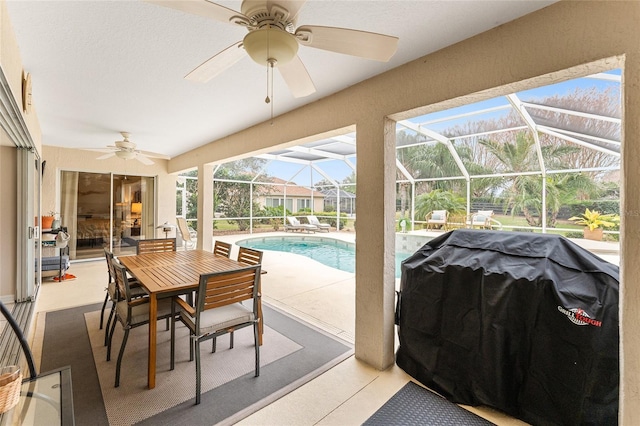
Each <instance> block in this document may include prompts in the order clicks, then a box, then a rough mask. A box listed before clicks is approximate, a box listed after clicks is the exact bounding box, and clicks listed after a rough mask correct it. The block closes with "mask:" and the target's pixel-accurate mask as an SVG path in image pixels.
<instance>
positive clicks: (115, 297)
mask: <svg viewBox="0 0 640 426" xmlns="http://www.w3.org/2000/svg"><path fill="white" fill-rule="evenodd" d="M104 257H105V259H106V261H107V273H108V277H109V278H108V281H107V288H106V289H105V290H106V292H107V294H106V295H105V298H104V303H103V304H102V309H101V310H100V330H102V324H103V319H104V311H105V308H106V306H107V302H108V301H111V311H110V312H109V318H108V319H107V324H106V326H105V330H104V345H105V346H107V343H108V340H109V327H110V325H111V321H113V316H114V315H115V311H116V304H117V303H118V301H119V300H121V299H120V293H119V292H118V289H117V286H116V282H115V275H116V274H115V270H114V269H113V259H114V256H113V253H112V252H111V251H110V250H109V249H108V248H106V247H105V248H104ZM127 280H128V281H129V287H130V288H131V296H132V297H134V298H138V297H143V296H146V295H147V293H146V292H145V291H144V289H143V288H142V287H140V282H139V281H138V280H137V279H135V278H133V277H128V278H127Z"/></svg>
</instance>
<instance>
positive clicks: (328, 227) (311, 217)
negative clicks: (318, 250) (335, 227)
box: [307, 214, 331, 232]
mask: <svg viewBox="0 0 640 426" xmlns="http://www.w3.org/2000/svg"><path fill="white" fill-rule="evenodd" d="M307 220H308V221H309V223H310V224H311V225H313V226H315V227H316V228H318V230H319V231H325V232H329V231H330V230H331V225H329V224H328V223H322V222H320V221H319V220H318V218H317V217H316V216H314V215H311V214H310V215H308V216H307Z"/></svg>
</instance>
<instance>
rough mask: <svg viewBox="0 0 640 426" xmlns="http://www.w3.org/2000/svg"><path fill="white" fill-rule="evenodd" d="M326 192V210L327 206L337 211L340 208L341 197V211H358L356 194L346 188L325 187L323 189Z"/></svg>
mask: <svg viewBox="0 0 640 426" xmlns="http://www.w3.org/2000/svg"><path fill="white" fill-rule="evenodd" d="M322 193H323V194H324V207H325V211H326V210H327V207H330V208H331V209H333V210H335V211H337V210H338V198H339V199H340V201H339V202H340V213H346V214H355V213H356V194H354V193H352V192H347V191H345V190H342V189H340V190H337V189H333V188H332V189H325V190H323V191H322Z"/></svg>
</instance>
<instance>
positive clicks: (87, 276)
mask: <svg viewBox="0 0 640 426" xmlns="http://www.w3.org/2000/svg"><path fill="white" fill-rule="evenodd" d="M441 234H442V232H438V231H430V232H426V231H415V232H413V233H408V234H405V235H415V236H417V237H419V240H422V239H424V241H425V242H426V240H428V239H430V238H433V237H435V236H437V235H441ZM278 235H288V236H291V235H292V234H291V233H285V232H273V233H268V234H264V233H260V234H253V235H248V234H243V235H225V236H214V239H219V240H222V241H226V242H230V243H234V245H233V251H232V254H231V257H232V258H235V256H236V255H237V251H238V246H237V245H235V243H236V242H237V241H239V240H242V239H246V238H252V237H264V236H278ZM305 235H306V234H305ZM308 236H317V237H329V238H336V239H340V240H343V241H349V242H354V241H355V234H354V233H352V232H330V233H328V234H327V233H323V234H315V235H313V234H312V235H308ZM402 237H403V235H402V234H401V235H400V236H399V238H402ZM574 242H576V243H578V244H579V245H581V246H583V247H585V248H587V249H590V250H593V251H594V252H596V254H598V255H599V256H601V257H603V258H605V259H606V260H608V261H610V262H612V263H615V264H618V260H619V254H618V253H617V244H614V243H601V242H591V241H588V240H574ZM412 244H416V245H417V244H420V243H419V242H412ZM263 268H264V269H265V270H266V271H267V274H266V275H263V278H262V290H263V300H264V301H265V303H268V304H270V305H271V306H274V307H276V308H278V309H280V310H282V311H285V312H287V313H289V314H291V315H294V316H296V317H298V318H300V319H302V320H304V321H306V322H308V323H310V324H312V325H314V326H316V327H318V328H320V329H322V330H324V331H326V332H328V333H330V334H333V335H335V336H337V337H339V338H341V339H343V340H345V341H347V342H349V343H351V344H353V342H354V335H355V312H354V311H355V274H353V273H348V272H343V271H339V270H336V269H334V268H330V267H327V266H325V265H322V264H320V263H318V262H316V261H314V260H311V259H308V258H306V257H304V256H300V255H296V254H291V253H284V252H275V251H265V254H264V257H263ZM69 272H70V273H72V274H74V275H76V276H77V277H78V278H77V279H76V280H74V281H70V282H61V283H57V282H53V281H47V282H45V283H44V284H43V285H42V286H41V289H40V294H39V296H38V300H37V302H36V311H37V312H46V311H51V310H59V309H64V308H69V307H73V306H80V305H85V304H89V303H97V302H102V301H103V300H104V294H105V293H104V288H105V284H106V280H107V273H106V265H105V264H104V260H103V259H101V260H99V261H91V262H74V263H72V266H71V269H70V271H69ZM39 325H40V326H41V325H42V324H38V316H36V318H35V319H34V324H32V327H31V330H32V333H31V334H30V342H31V345H32V349H33V351H34V355H35V357H36V359H39V358H40V356H41V347H42V345H41V341H42V335H41V333H42V331H41V329H42V328H43V327H39ZM39 330H40V331H39ZM410 380H411V377H410V376H408V375H407V374H406V373H404V371H402V370H401V369H400V368H399V367H397V366H395V365H394V366H392V367H390V368H389V369H387V370H385V371H378V370H376V369H374V368H372V367H370V366H368V365H366V364H364V363H363V362H361V361H359V360H357V359H356V358H355V357H354V356H351V357H349V358H348V359H347V360H345V361H343V362H342V363H340V364H338V365H337V366H335V367H333V368H332V369H330V370H329V371H327V372H325V373H324V374H322V375H320V376H319V377H317V378H315V379H314V380H312V381H310V382H308V383H307V384H305V385H303V386H301V387H299V388H298V389H296V390H294V391H293V392H291V393H289V394H287V395H286V396H284V397H283V398H280V399H279V400H277V401H275V402H274V403H272V404H270V405H269V406H267V407H265V408H263V409H261V410H259V411H257V412H256V413H254V414H252V415H251V416H249V417H247V418H246V419H244V420H242V421H240V422H239V423H238V424H241V425H274V424H278V425H315V424H319V425H359V424H362V423H363V422H364V421H365V420H366V419H367V418H369V417H370V416H371V415H372V414H373V413H374V412H375V411H376V410H377V409H378V408H380V406H382V405H383V404H384V403H385V402H386V401H387V400H388V399H389V398H391V396H393V395H394V394H395V393H396V392H397V391H398V390H399V389H400V388H401V387H402V386H404V385H405V384H406V383H407V382H408V381H410ZM465 408H467V409H469V410H470V411H473V412H475V413H476V414H478V415H481V416H482V417H485V418H487V419H488V420H490V421H492V422H493V423H496V424H498V425H524V424H525V423H523V422H521V421H519V420H516V419H513V418H510V417H509V416H506V415H505V414H503V413H500V412H497V411H495V410H492V409H489V408H486V407H465Z"/></svg>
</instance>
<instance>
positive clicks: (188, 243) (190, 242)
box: [176, 217, 198, 250]
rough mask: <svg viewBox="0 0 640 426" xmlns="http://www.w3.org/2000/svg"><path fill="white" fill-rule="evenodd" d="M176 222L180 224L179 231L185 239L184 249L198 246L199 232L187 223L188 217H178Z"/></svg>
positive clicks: (183, 239)
mask: <svg viewBox="0 0 640 426" xmlns="http://www.w3.org/2000/svg"><path fill="white" fill-rule="evenodd" d="M176 223H177V224H178V231H180V236H181V237H182V241H184V249H185V250H189V249H192V248H194V247H195V246H196V238H197V235H198V234H197V233H196V231H195V230H194V229H193V228H190V227H189V225H188V224H187V219H185V218H184V217H176Z"/></svg>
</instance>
